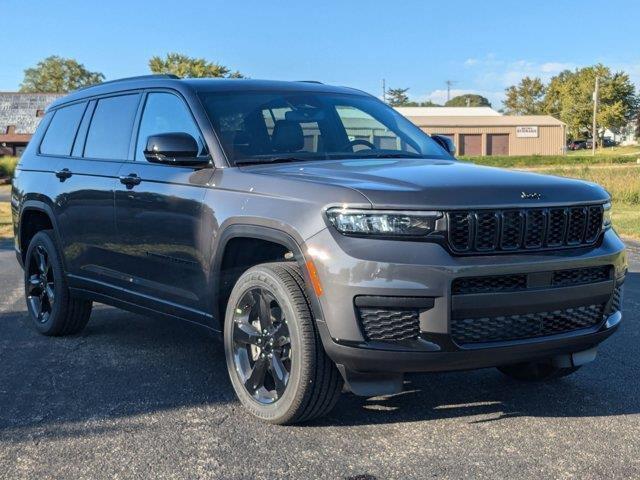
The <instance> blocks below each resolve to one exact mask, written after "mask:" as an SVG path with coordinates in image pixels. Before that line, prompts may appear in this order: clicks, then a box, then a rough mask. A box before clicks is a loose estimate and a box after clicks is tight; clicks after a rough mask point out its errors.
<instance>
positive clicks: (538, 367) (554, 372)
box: [498, 361, 580, 382]
mask: <svg viewBox="0 0 640 480" xmlns="http://www.w3.org/2000/svg"><path fill="white" fill-rule="evenodd" d="M579 368H580V367H565V368H562V367H555V366H553V364H552V363H551V362H548V361H547V362H524V363H516V364H513V365H504V366H501V367H498V370H500V371H501V372H502V373H504V374H505V375H506V376H507V377H511V378H514V379H516V380H521V381H525V382H542V381H545V380H553V379H554V378H561V377H566V376H567V375H571V374H572V373H573V372H575V371H576V370H578V369H579Z"/></svg>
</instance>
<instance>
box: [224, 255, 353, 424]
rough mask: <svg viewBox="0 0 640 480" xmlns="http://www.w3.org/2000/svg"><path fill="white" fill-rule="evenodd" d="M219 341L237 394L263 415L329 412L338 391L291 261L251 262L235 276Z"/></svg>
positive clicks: (293, 417)
mask: <svg viewBox="0 0 640 480" xmlns="http://www.w3.org/2000/svg"><path fill="white" fill-rule="evenodd" d="M224 345H225V353H226V359H227V368H228V369H229V376H230V378H231V383H232V385H233V388H234V390H235V392H236V395H237V396H238V398H239V399H240V401H241V402H242V404H243V405H244V406H245V407H246V408H247V409H248V410H249V411H250V412H251V413H252V414H253V415H255V416H256V417H258V418H260V419H262V420H265V421H268V422H270V423H276V424H290V423H297V422H303V421H307V420H311V419H313V418H316V417H319V416H321V415H324V414H326V413H328V412H329V411H330V410H331V409H332V408H333V406H334V405H335V403H336V401H337V399H338V397H339V395H340V392H341V391H342V377H341V376H340V373H339V372H338V370H337V369H336V367H335V365H334V364H333V362H332V361H331V360H330V359H329V358H328V357H327V355H326V354H325V352H324V349H323V347H322V343H321V342H320V339H319V336H318V333H317V330H316V326H315V322H314V320H313V318H312V315H311V309H310V307H309V302H308V300H307V298H306V296H305V293H304V282H303V279H302V275H301V274H300V271H299V269H298V267H297V266H296V265H295V264H291V263H287V262H282V263H269V264H263V265H258V266H256V267H253V268H251V269H249V270H248V271H246V272H245V273H244V274H243V275H242V276H241V277H240V279H239V280H238V282H237V283H236V285H235V287H234V288H233V291H232V292H231V296H230V298H229V303H228V305H227V313H226V317H225V325H224Z"/></svg>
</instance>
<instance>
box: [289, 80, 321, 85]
mask: <svg viewBox="0 0 640 480" xmlns="http://www.w3.org/2000/svg"><path fill="white" fill-rule="evenodd" d="M296 81H297V82H302V83H318V84H320V85H324V84H323V83H322V82H320V81H318V80H296Z"/></svg>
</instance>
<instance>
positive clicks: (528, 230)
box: [448, 205, 603, 253]
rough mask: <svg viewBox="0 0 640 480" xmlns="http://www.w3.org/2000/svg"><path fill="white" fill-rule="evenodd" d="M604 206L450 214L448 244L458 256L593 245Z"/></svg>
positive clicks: (477, 211)
mask: <svg viewBox="0 0 640 480" xmlns="http://www.w3.org/2000/svg"><path fill="white" fill-rule="evenodd" d="M602 215H603V207H602V205H590V206H585V207H558V208H527V209H509V210H459V211H454V212H450V213H449V214H448V242H449V246H450V248H451V249H452V250H453V251H454V252H456V253H500V252H513V251H530V250H544V249H551V248H566V247H578V246H583V245H591V244H593V243H595V242H596V240H597V239H598V237H599V234H600V230H601V226H602Z"/></svg>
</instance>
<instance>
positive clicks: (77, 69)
mask: <svg viewBox="0 0 640 480" xmlns="http://www.w3.org/2000/svg"><path fill="white" fill-rule="evenodd" d="M103 80H104V75H103V74H102V73H100V72H90V71H89V70H87V69H86V68H85V67H84V65H82V64H81V63H78V62H77V61H75V60H74V59H72V58H62V57H58V56H57V55H52V56H50V57H47V58H45V59H44V60H41V61H40V62H38V64H37V65H36V66H35V67H32V68H27V69H26V70H25V71H24V80H22V83H21V84H20V91H21V92H31V93H67V92H70V91H72V90H76V89H78V88H82V87H87V86H89V85H94V84H96V83H100V82H102V81H103Z"/></svg>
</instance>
